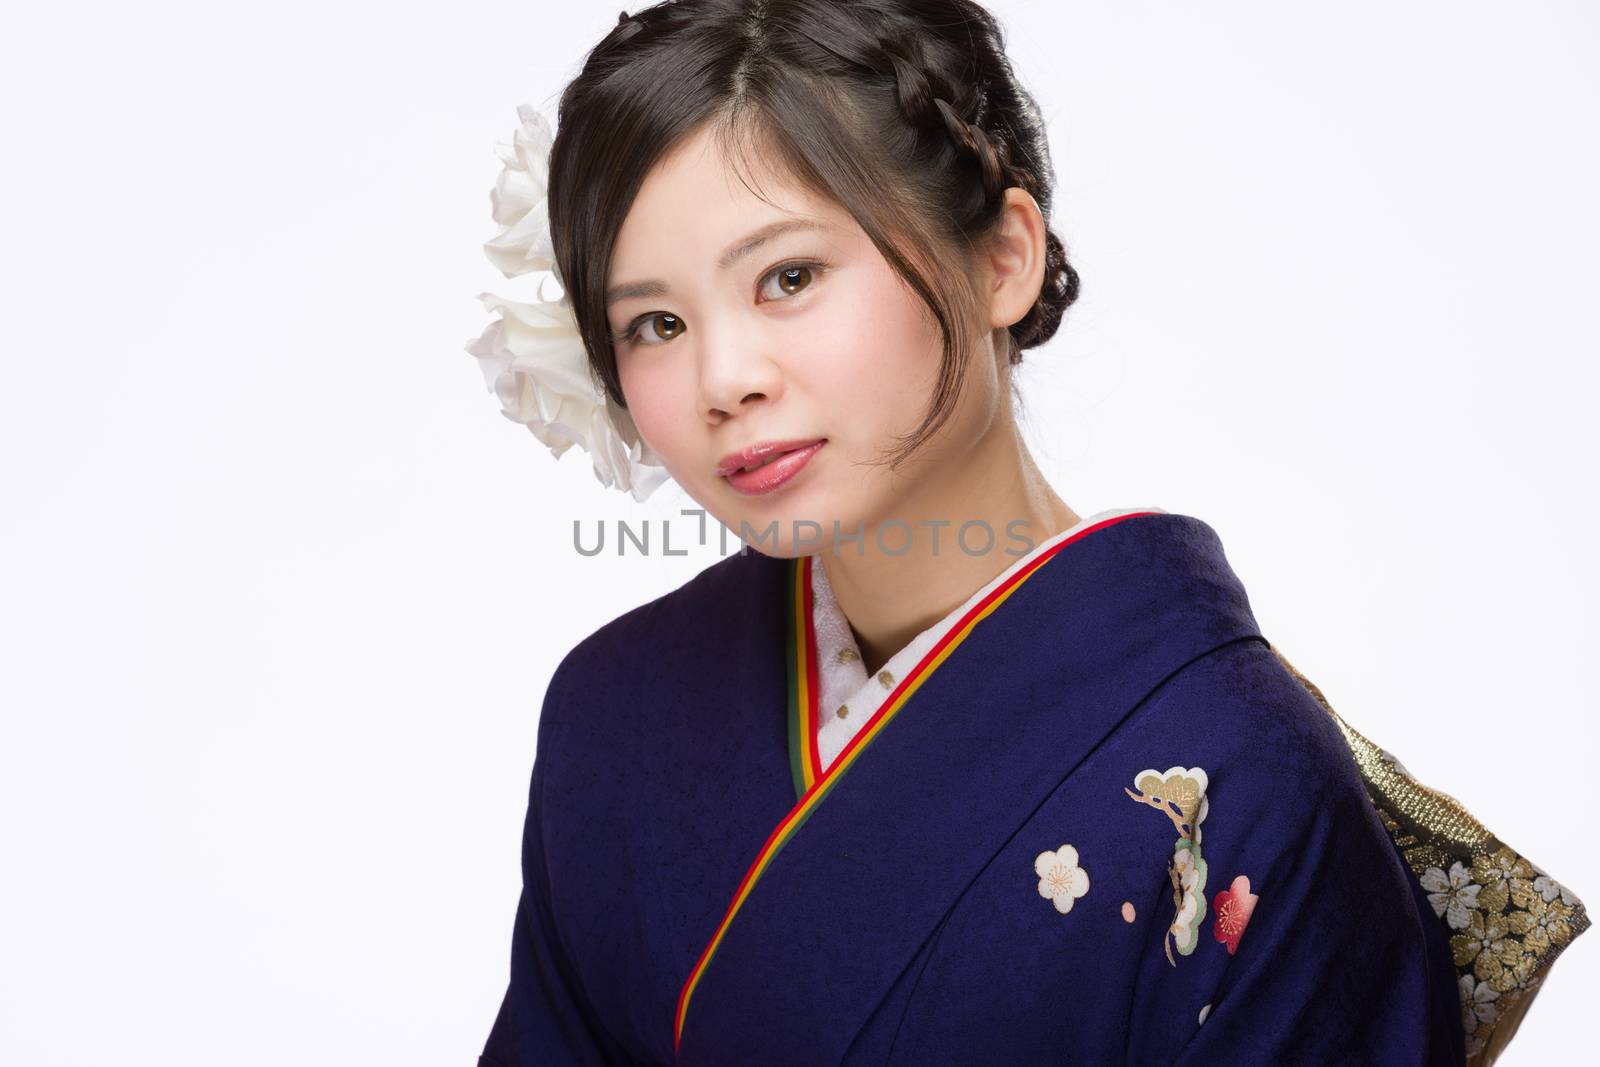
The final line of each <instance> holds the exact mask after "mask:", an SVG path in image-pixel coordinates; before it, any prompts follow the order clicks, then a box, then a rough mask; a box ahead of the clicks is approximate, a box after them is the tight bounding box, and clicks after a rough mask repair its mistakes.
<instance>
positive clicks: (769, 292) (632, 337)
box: [612, 262, 826, 348]
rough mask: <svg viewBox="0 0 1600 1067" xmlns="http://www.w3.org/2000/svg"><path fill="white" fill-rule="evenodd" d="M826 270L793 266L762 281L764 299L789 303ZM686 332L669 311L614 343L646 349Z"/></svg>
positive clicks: (810, 265)
mask: <svg viewBox="0 0 1600 1067" xmlns="http://www.w3.org/2000/svg"><path fill="white" fill-rule="evenodd" d="M825 269H826V267H825V266H824V265H823V264H821V263H810V262H807V263H790V264H787V265H785V266H782V267H779V268H777V269H776V270H773V271H771V272H770V273H768V274H767V275H766V276H765V277H763V278H762V279H761V281H762V284H761V293H760V295H761V297H762V298H763V300H787V299H789V298H790V297H793V296H796V295H798V294H799V293H802V292H804V291H805V290H807V289H809V288H810V287H811V286H812V285H813V284H814V283H815V282H816V280H817V275H819V274H821V273H822V272H823V271H824V270H825ZM685 329H686V327H685V326H684V323H683V320H682V319H680V318H679V317H678V316H676V315H673V314H670V313H668V312H665V311H657V312H654V313H652V314H649V315H645V316H642V317H641V318H638V319H635V320H634V321H633V322H632V323H630V324H629V325H628V328H627V329H626V330H624V331H623V332H622V333H621V334H619V335H618V336H616V337H614V338H612V343H613V344H615V345H617V346H618V347H621V346H624V345H629V344H637V345H642V346H644V347H646V348H648V347H650V346H651V345H663V344H666V343H667V342H668V341H672V340H676V339H677V338H678V336H679V335H680V334H682V333H683V331H684V330H685Z"/></svg>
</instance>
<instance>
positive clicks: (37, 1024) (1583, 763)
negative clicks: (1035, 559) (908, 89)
mask: <svg viewBox="0 0 1600 1067" xmlns="http://www.w3.org/2000/svg"><path fill="white" fill-rule="evenodd" d="M995 6H996V8H997V9H998V11H999V12H1000V14H1001V15H1002V17H1003V18H1004V20H1005V22H1006V24H1007V25H1008V27H1009V29H1010V32H1011V36H1012V42H1011V44H1012V54H1013V57H1014V59H1015V63H1016V66H1017V68H1018V71H1019V73H1020V74H1021V75H1022V77H1023V78H1024V80H1025V82H1026V83H1027V84H1029V85H1030V86H1031V87H1032V88H1033V90H1034V92H1035V93H1036V95H1037V96H1038V98H1039V99H1040V102H1041V104H1042V105H1043V107H1044V109H1045V111H1046V113H1047V115H1048V117H1049V120H1050V128H1051V133H1052V141H1053V148H1054V155H1055V160H1056V164H1057V167H1058V170H1059V177H1060V191H1059V202H1058V207H1057V212H1056V217H1055V219H1054V223H1055V226H1056V228H1057V230H1058V232H1060V233H1061V234H1062V235H1063V237H1064V239H1065V240H1066V243H1067V246H1068V250H1069V254H1070V255H1071V256H1072V258H1073V261H1074V262H1075V263H1076V265H1077V266H1078V268H1079V270H1080V271H1081V273H1082V275H1083V279H1084V282H1083V295H1082V298H1081V300H1080V302H1079V303H1078V305H1077V306H1075V307H1074V308H1073V309H1072V310H1071V311H1070V312H1069V314H1068V319H1067V323H1066V325H1065V326H1064V327H1063V328H1062V330H1061V332H1060V334H1059V335H1058V337H1057V339H1056V340H1055V341H1054V343H1053V344H1052V345H1050V346H1049V347H1048V348H1046V349H1043V350H1039V351H1035V352H1032V353H1029V355H1028V358H1027V363H1026V364H1025V366H1026V367H1027V370H1026V377H1025V379H1024V388H1025V390H1026V393H1027V397H1028V400H1027V408H1028V411H1029V413H1030V415H1029V423H1028V425H1029V427H1030V434H1031V437H1032V440H1033V441H1034V442H1035V445H1036V451H1037V455H1038V457H1039V459H1040V462H1041V463H1042V464H1043V466H1044V468H1045V470H1046V472H1047V473H1048V474H1049V476H1050V478H1051V480H1052V482H1053V483H1054V484H1055V485H1056V487H1057V488H1058V490H1059V491H1060V492H1061V493H1062V495H1063V496H1064V497H1065V498H1066V500H1067V501H1068V503H1069V504H1071V505H1072V506H1073V507H1074V508H1075V509H1076V510H1077V511H1078V512H1079V513H1080V514H1084V515H1087V514H1090V513H1092V512H1094V511H1098V510H1101V509H1104V508H1114V507H1128V506H1136V505H1149V504H1154V505H1158V506H1161V507H1164V508H1166V509H1167V510H1169V511H1175V512H1181V513H1184V514H1190V515H1194V516H1197V517H1199V518H1202V519H1204V520H1205V521H1206V522H1208V523H1210V524H1211V525H1212V526H1213V527H1214V528H1215V529H1216V530H1217V531H1218V532H1219V534H1220V536H1221V537H1222V540H1223V543H1224V545H1225V546H1226V549H1227V552H1228V555H1229V558H1230V560H1231V561H1232V563H1233V564H1234V566H1235V568H1236V570H1237V571H1238V573H1239V574H1240V576H1241V577H1242V579H1243V580H1244V582H1245V584H1246V586H1247V588H1248V589H1249V591H1250V595H1251V600H1252V604H1253V606H1254V608H1255V611H1256V614H1257V617H1258V619H1259V620H1260V622H1261V624H1262V626H1263V629H1264V631H1265V632H1266V633H1267V635H1268V636H1269V637H1270V638H1272V639H1273V640H1274V641H1276V642H1277V643H1278V644H1279V645H1280V646H1281V647H1282V648H1283V649H1284V651H1285V652H1286V654H1288V655H1289V656H1290V658H1291V659H1293V660H1294V661H1295V662H1296V663H1297V665H1299V666H1300V667H1301V668H1302V669H1303V670H1304V671H1306V673H1307V674H1308V675H1310V676H1311V677H1312V678H1313V679H1314V680H1315V681H1317V682H1319V683H1320V684H1321V686H1322V687H1323V689H1324V690H1325V691H1326V692H1327V694H1328V696H1329V697H1330V699H1331V700H1332V701H1333V703H1334V706H1335V707H1336V708H1338V709H1340V711H1341V712H1342V713H1343V714H1344V716H1345V717H1346V718H1347V719H1348V720H1349V721H1350V722H1351V723H1352V725H1354V726H1356V727H1357V728H1358V729H1360V730H1362V731H1364V732H1365V733H1366V734H1367V735H1368V736H1369V737H1371V738H1373V739H1374V740H1376V741H1377V742H1378V743H1380V744H1382V745H1384V746H1386V747H1388V748H1390V749H1391V750H1392V751H1394V752H1395V753H1397V754H1398V755H1399V756H1400V757H1401V758H1402V759H1403V760H1404V762H1405V763H1406V764H1407V765H1408V766H1409V767H1410V769H1411V770H1412V771H1413V772H1415V773H1416V774H1417V775H1418V777H1420V778H1422V779H1423V780H1424V781H1426V782H1429V783H1431V784H1434V785H1436V786H1438V787H1440V788H1443V789H1445V790H1447V791H1449V792H1451V793H1453V794H1454V795H1456V796H1457V797H1459V798H1461V799H1462V800H1463V801H1465V802H1466V803H1467V804H1468V806H1469V807H1470V808H1471V809H1472V810H1473V811H1474V812H1475V813H1476V814H1477V815H1478V816H1479V817H1480V818H1481V819H1483V821H1485V822H1486V823H1487V824H1488V825H1489V826H1490V827H1491V828H1492V829H1493V830H1495V831H1496V832H1497V833H1498V834H1499V835H1500V836H1501V837H1503V838H1504V839H1506V840H1507V841H1509V842H1510V843H1511V844H1512V845H1513V846H1514V847H1516V848H1518V849H1519V850H1521V851H1522V852H1524V853H1525V854H1526V855H1528V856H1529V857H1531V858H1532V859H1534V860H1535V861H1536V862H1539V863H1541V864H1542V865H1543V866H1545V867H1546V868H1547V869H1548V870H1549V871H1550V872H1551V873H1552V874H1554V875H1555V876H1556V877H1558V878H1560V879H1562V880H1564V881H1566V882H1567V883H1569V884H1570V885H1571V886H1572V887H1573V888H1574V889H1575V890H1576V891H1577V892H1578V894H1579V895H1580V896H1582V897H1586V898H1587V899H1588V900H1589V901H1590V902H1591V904H1592V905H1593V906H1595V907H1596V908H1600V860H1597V853H1596V850H1595V848H1594V846H1593V844H1592V841H1591V836H1592V830H1593V827H1592V823H1591V815H1592V813H1593V800H1594V797H1593V794H1592V792H1591V789H1592V788H1593V784H1594V769H1593V768H1594V765H1593V760H1594V758H1595V756H1594V752H1595V746H1596V742H1597V740H1600V735H1597V731H1596V728H1595V725H1594V719H1595V715H1596V711H1597V710H1600V709H1597V698H1596V692H1597V689H1596V685H1595V668H1596V657H1595V653H1594V647H1595V642H1596V638H1597V636H1600V634H1597V626H1596V622H1595V602H1596V598H1597V595H1600V581H1597V573H1596V572H1597V568H1596V563H1595V555H1594V536H1593V531H1594V529H1595V523H1596V519H1597V517H1600V516H1597V511H1596V504H1595V501H1594V498H1593V495H1592V492H1593V488H1594V467H1595V460H1596V430H1595V429H1594V425H1593V422H1592V415H1593V411H1594V407H1595V400H1596V385H1597V377H1596V370H1595V360H1596V357H1597V355H1600V352H1597V348H1600V344H1597V340H1600V327H1597V326H1596V322H1595V318H1594V314H1595V310H1596V301H1595V295H1594V294H1595V292H1596V288H1597V285H1600V267H1597V263H1600V258H1597V256H1596V255H1595V249H1596V246H1597V244H1600V209H1597V207H1596V197H1595V195H1594V190H1595V189H1597V188H1600V154H1597V148H1596V137H1595V130H1596V129H1597V128H1600V99H1597V96H1600V32H1597V31H1600V14H1597V11H1596V8H1595V7H1594V5H1592V4H1589V3H1586V2H1584V0H1561V2H1557V0H1546V2H1535V0H1523V2H1522V3H1519V4H1517V5H1514V6H1513V5H1506V4H1491V3H1485V2H1461V0H1451V2H1442V0H1425V2H1424V0H1413V2H1411V3H1407V4H1393V3H1384V2H1377V0H1352V2H1346V3H1342V4H1339V5H1336V6H1333V7H1328V6H1325V5H1324V6H1323V7H1321V8H1318V7H1316V6H1315V5H1305V4H1282V3H1278V2H1275V0H1274V2H1249V3H1243V2H1240V3H1212V4H1204V5H1200V4H1192V3H1151V2H1144V3H1122V4H1104V3H1087V2H1083V3H1061V2H1060V0H1051V2H1049V3H1046V2H1043V0H1036V2H1027V3H1025V2H1010V3H997V4H996V5H995ZM618 7H619V4H618V3H617V2H616V0H608V2H605V3H562V4H552V3H544V2H535V3H528V2H521V3H501V4H491V3H475V2H469V3H456V4H450V5H442V6H440V5H435V6H433V7H431V8H430V7H428V6H423V7H416V6H411V7H407V6H405V5H395V4H392V3H382V4H380V3H369V4H352V3H332V4H330V3H327V2H322V3H318V4H309V3H303V2H279V3H274V4H268V5H235V4H227V5H216V4H205V5H202V4H192V5H176V4H170V3H166V4H157V5H148V4H138V5H110V4H91V5H87V6H85V5H67V6H62V5H54V6H52V5H39V4H34V5H28V6H26V7H24V8H21V9H19V10H17V11H15V12H12V13H10V15H9V16H8V20H7V21H8V30H7V32H6V34H5V39H4V41H3V43H0V60H3V61H0V89H3V90H4V91H3V93H0V99H3V101H4V103H3V104H0V107H3V108H4V110H5V115H4V127H3V129H4V140H3V142H0V144H3V149H0V150H3V152H4V156H5V166H4V167H3V169H0V182H3V184H4V193H5V195H4V197H3V199H0V205H3V211H4V217H3V220H0V223H3V230H0V233H3V248H4V253H3V254H4V263H3V267H0V283H3V285H4V294H5V295H4V304H5V309H6V311H5V315H4V324H3V327H0V328H3V331H4V333H3V336H0V352H3V358H4V368H5V377H4V388H3V390H0V435H3V437H0V446H3V454H4V457H5V460H4V467H3V475H0V477H3V482H0V491H3V497H0V499H3V500H4V509H3V517H0V558H3V561H4V562H3V564H0V566H3V572H0V659H3V663H4V667H3V670H0V708H3V713H4V740H3V742H0V812H3V814H0V832H3V840H0V857H3V858H0V916H3V918H0V922H3V924H4V925H3V933H0V1061H4V1062H5V1063H8V1064H11V1063H15V1064H27V1065H48V1064H92V1063H93V1064H97V1063H112V1062H114V1063H119V1064H161V1065H173V1064H217V1063H227V1064H230V1065H231V1064H238V1065H257V1064H261V1065H266V1064H272V1065H280V1064H288V1063H293V1064H348V1063H383V1064H419V1065H423V1064H428V1065H431V1064H447V1063H471V1062H472V1060H473V1057H474V1056H475V1055H476V1053H477V1051H478V1050H479V1048H480V1047H481V1045H482V1042H483V1039H484V1037H485V1035H486V1034H487V1032H488V1028H489V1025H490V1023H491V1021H492V1019H493V1017H494V1014H495V1010H496V1008H497V1006H498V1003H499V999H500V996H501V992H502V990H503V988H504V983H505V978H506V968H507V956H508V945H509V935H510V928H511V918H512V912H513V909H514V906H515V903H516V896H517V889H518V867H517V863H518V849H519V844H520V840H519V835H520V830H521V822H522V816H523V807H524V804H525V801H526V789H527V778H528V771H529V768H530V765H531V761H532V758H533V741H534V732H535V727H536V720H537V715H538V709H539V703H540V700H541V698H542V696H543V692H544V687H545V684H546V681H547V680H548V678H549V675H550V672H551V670H552V669H553V667H554V665H555V664H556V663H557V661H558V660H559V659H560V657H561V656H562V655H563V654H564V653H565V652H566V650H567V649H569V648H570V647H571V646H572V645H573V644H574V643H576V642H577V641H578V640H579V639H580V638H581V637H583V636H584V635H585V634H587V633H589V632H591V631H592V630H593V629H595V628H596V627H598V626H599V625H600V624H602V623H603V622H605V621H607V620H608V619H610V618H612V617H614V616H616V615H618V614H620V613H621V612H623V611H625V610H627V609H628V608H630V607H633V606H634V605H636V604H639V603H642V602H644V601H646V600H648V599H651V598H653V597H655V596H657V595H659V594H661V593H663V592H666V591H668V590H670V589H672V588H674V587H676V586H677V585H678V584H680V583H681V582H683V581H684V580H686V579H687V578H688V577H689V576H690V575H691V574H693V573H694V572H696V571H697V570H699V569H701V568H702V567H704V566H706V565H707V564H709V563H710V562H713V561H714V559H715V558H716V557H715V556H714V555H713V554H711V552H710V551H705V550H702V551H700V552H698V553H696V554H693V555H691V556H689V557H686V558H681V559H679V558H673V559H666V558H661V557H660V556H656V557H652V558H650V559H638V558H635V557H630V558H627V559H617V558H616V557H615V556H608V557H601V558H595V559H585V558H582V557H580V556H578V555H577V554H576V553H574V552H573V550H572V548H571V523H572V520H573V519H574V518H576V517H581V518H583V519H584V520H585V521H586V522H588V523H591V524H592V523H593V522H594V521H595V520H597V519H602V518H603V519H605V520H606V521H607V522H608V523H609V522H612V521H614V520H617V519H624V518H627V519H633V520H635V521H637V520H639V519H642V518H644V517H647V516H651V517H655V518H657V519H659V518H660V517H662V516H667V515H672V514H675V513H676V511H677V509H678V508H679V507H685V506H692V502H691V501H689V500H687V499H686V498H685V497H683V496H682V495H681V494H680V493H678V492H676V491H673V490H670V489H669V490H664V491H662V492H661V493H658V494H657V496H656V497H655V498H653V499H652V500H651V501H649V502H648V503H647V504H646V505H643V506H640V505H636V504H634V503H633V502H632V501H631V500H630V499H629V498H627V497H626V496H624V495H622V494H620V493H617V492H615V491H609V490H603V489H601V488H600V487H599V485H598V484H597V483H596V481H595V479H594V478H593V476H592V474H591V472H590V470H589V468H588V465H587V462H586V457H584V456H583V455H582V454H581V453H578V452H576V451H574V452H572V453H570V454H569V455H568V456H567V457H566V458H565V459H564V460H562V461H561V462H559V463H558V462H555V461H553V460H552V459H551V458H550V457H549V455H548V453H546V452H544V451H543V450H542V449H541V448H540V447H539V446H538V445H537V443H536V442H535V441H534V439H533V438H532V437H531V436H530V435H529V434H528V433H527V432H526V431H525V430H524V429H522V428H521V427H519V426H516V425H514V424H512V423H510V422H508V421H506V420H505V419H504V418H502V417H501V416H500V415H499V413H498V406H497V404H496V402H495V401H494V399H493V397H492V396H491V395H489V394H488V393H487V392H486V391H485V388H484V384H483V381H482V378H481V376H480V374H479V371H478V368H477V365H476V364H475V362H474V361H473V359H472V357H470V356H469V355H467V354H466V353H465V352H464V350H463V345H464V344H465V343H466V342H467V341H468V340H470V339H471V338H472V337H474V336H476V334H477V333H478V332H479V330H480V329H481V328H482V327H483V325H484V324H485V323H486V322H487V321H488V316H487V314H486V313H485V312H483V311H482V309H481V307H480V306H479V304H478V303H477V301H476V299H475V296H476V294H477V293H479V292H481V291H484V290H490V291H496V292H503V293H508V294H513V293H515V292H516V287H515V283H509V282H507V281H506V280H505V279H503V278H502V277H501V276H500V275H499V274H498V273H497V272H496V271H494V269H493V268H492V267H491V266H490V265H489V263H488V261H487V260H486V259H485V258H484V257H483V255H482V253H481V251H480V249H479V244H480V242H482V241H483V240H486V239H487V238H488V237H489V236H490V235H491V234H492V233H493V232H494V225H493V222H492V220H491V219H490V215H489V199H488V190H489V188H490V186H491V185H492V184H493V182H494V179H495V176H496V174H497V173H498V171H499V166H500V164H499V161H498V160H497V159H496V158H495V156H494V153H493V144H494V143H495V142H496V141H501V142H505V141H509V139H510V136H511V132H512V130H513V129H514V127H515V126H516V114H515V105H516V104H517V103H518V102H520V101H523V100H528V101H531V102H533V103H535V104H536V105H538V106H540V107H542V108H543V109H544V110H545V111H546V113H547V114H552V113H553V109H554V103H555V98H556V94H557V93H558V91H559V89H560V88H561V86H562V85H563V84H564V82H565V81H566V80H567V79H568V78H570V77H571V76H572V74H574V73H575V72H576V70H577V68H578V65H579V63H580V61H581V58H582V55H583V53H584V51H585V50H586V49H587V48H588V47H590V46H591V45H592V44H593V43H594V42H595V41H596V40H598V39H599V37H600V36H601V35H602V34H603V33H604V32H605V31H606V30H607V28H608V27H609V26H610V25H611V23H612V22H613V21H614V20H615V18H616V15H617V10H618ZM524 280H525V279H524ZM1351 888H1352V891H1353V892H1359V887H1351ZM1596 988H1600V934H1596V933H1591V934H1589V935H1587V936H1586V937H1583V938H1580V939H1579V941H1578V942H1577V943H1576V945H1575V947H1574V948H1573V949H1572V950H1571V951H1570V952H1569V953H1568V955H1566V956H1565V957H1563V959H1562V960H1561V961H1560V962H1559V963H1558V964H1557V965H1556V966H1555V968H1554V970H1553V972H1552V979H1551V981H1550V982H1549V984H1548V985H1547V987H1546V989H1545V991H1544V992H1543V993H1542V994H1541V996H1540V998H1539V1000H1538V1001H1537V1002H1536V1004H1535V1005H1534V1007H1533V1010H1532V1011H1531V1012H1530V1014H1529V1016H1528V1019H1527V1021H1526V1023H1525V1024H1524V1027H1523V1031H1522V1033H1521V1034H1520V1035H1519V1036H1518V1038H1517V1040H1516V1042H1515V1043H1514V1044H1513V1045H1512V1048H1511V1050H1510V1052H1509V1053H1508V1054H1507V1055H1506V1056H1505V1058H1504V1059H1503V1060H1502V1061H1501V1062H1502V1063H1505V1064H1508V1065H1510V1067H1518V1065H1527V1064H1538V1063H1548V1062H1572V1061H1573V1060H1574V1058H1576V1057H1579V1056H1580V1050H1583V1049H1588V1048H1590V1047H1591V1046H1590V1040H1589V1039H1590V1036H1591V1035H1592V1027H1591V1026H1590V1018H1589V1012H1590V1010H1591V1009H1590V1005H1589V1003H1588V998H1587V997H1586V995H1585V994H1586V993H1592V991H1593V990H1594V989H1596Z"/></svg>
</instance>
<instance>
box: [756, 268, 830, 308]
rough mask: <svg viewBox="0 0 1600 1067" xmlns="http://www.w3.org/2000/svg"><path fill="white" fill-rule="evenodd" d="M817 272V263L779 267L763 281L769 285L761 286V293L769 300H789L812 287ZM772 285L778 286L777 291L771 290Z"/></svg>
mask: <svg viewBox="0 0 1600 1067" xmlns="http://www.w3.org/2000/svg"><path fill="white" fill-rule="evenodd" d="M816 271H817V264H815V263H790V264H789V265H788V266H784V267H779V268H778V269H777V270H775V271H773V272H772V273H771V274H769V275H767V277H766V278H765V279H763V282H764V283H768V284H763V285H762V286H761V293H762V295H763V296H765V297H766V298H767V299H769V300H784V299H787V298H788V297H791V296H794V295H795V294H796V293H799V292H802V291H804V290H805V289H806V288H807V287H808V286H810V285H811V283H812V282H813V281H815V280H816ZM769 280H770V283H769ZM772 284H775V285H776V286H777V288H776V290H774V289H772V288H771V285H772Z"/></svg>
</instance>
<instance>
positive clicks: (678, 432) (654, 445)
mask: <svg viewBox="0 0 1600 1067" xmlns="http://www.w3.org/2000/svg"><path fill="white" fill-rule="evenodd" d="M617 372H618V378H619V379H620V380H621V382H622V393H623V395H624V396H625V397H627V398H628V413H629V414H630V415H632V416H633V424H634V426H636V427H638V430H639V433H640V435H641V436H642V437H643V438H644V440H645V443H646V444H648V445H649V446H650V448H651V450H652V451H654V452H655V453H656V455H658V456H660V457H661V458H662V460H663V461H664V462H665V463H666V465H667V469H668V471H669V472H670V473H672V474H673V475H674V478H675V480H677V475H679V474H683V473H686V472H687V471H688V470H689V469H690V468H691V467H692V463H691V462H690V461H689V459H688V455H687V449H686V447H685V441H684V440H682V436H683V434H684V431H685V430H686V429H691V428H693V427H694V426H695V425H696V422H695V420H694V419H692V418H687V417H685V415H686V414H687V415H692V414H693V412H694V407H693V400H692V398H680V397H679V396H678V391H681V390H679V387H678V386H677V384H676V383H674V382H673V381H672V380H671V378H670V376H668V375H665V374H658V373H651V372H650V371H649V370H648V369H646V368H641V367H637V366H629V365H627V364H623V365H621V366H619V367H618V368H617ZM685 404H687V405H688V406H687V407H685V406H684V405H685Z"/></svg>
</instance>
